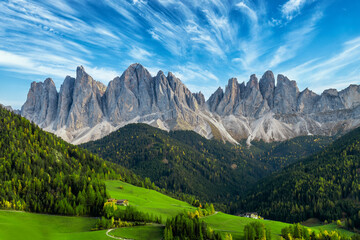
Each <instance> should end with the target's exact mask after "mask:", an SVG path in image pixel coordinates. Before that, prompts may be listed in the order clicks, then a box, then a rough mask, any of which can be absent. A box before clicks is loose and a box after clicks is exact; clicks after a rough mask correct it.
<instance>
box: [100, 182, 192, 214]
mask: <svg viewBox="0 0 360 240" xmlns="http://www.w3.org/2000/svg"><path fill="white" fill-rule="evenodd" d="M120 186H122V187H123V189H120ZM106 189H107V190H108V192H109V193H110V196H111V197H112V198H116V199H127V200H129V204H130V205H131V206H134V207H136V208H137V209H138V210H140V211H144V212H148V213H149V214H154V215H157V216H159V215H160V216H161V217H162V218H163V219H164V220H165V219H166V218H168V217H172V216H175V215H176V214H178V213H180V212H183V211H184V210H186V211H193V210H195V209H196V208H195V207H193V206H191V205H190V204H188V203H186V202H182V201H179V200H176V199H174V198H171V197H168V196H166V195H164V194H161V193H159V192H156V191H154V190H149V189H145V188H141V187H136V186H133V185H130V184H128V183H124V182H120V181H106Z"/></svg>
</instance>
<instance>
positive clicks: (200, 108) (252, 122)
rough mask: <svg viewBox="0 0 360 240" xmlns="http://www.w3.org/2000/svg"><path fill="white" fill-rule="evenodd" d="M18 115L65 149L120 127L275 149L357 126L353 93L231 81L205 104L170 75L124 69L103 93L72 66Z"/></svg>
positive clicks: (267, 79)
mask: <svg viewBox="0 0 360 240" xmlns="http://www.w3.org/2000/svg"><path fill="white" fill-rule="evenodd" d="M21 115H22V116H24V117H26V118H28V119H29V120H31V121H34V122H35V123H36V124H38V125H39V126H40V127H42V128H44V129H45V130H47V131H49V132H53V133H55V134H57V135H58V136H60V137H62V138H63V139H64V140H66V141H68V142H71V143H73V144H80V143H84V142H87V141H90V140H96V139H99V138H101V137H103V136H105V135H107V134H109V133H111V132H113V131H115V130H117V129H118V128H120V127H123V126H125V125H126V124H128V123H136V122H142V123H147V124H149V125H152V126H155V127H158V128H160V129H163V130H167V131H169V130H178V129H181V130H193V131H195V132H197V133H199V134H200V135H202V136H204V137H206V138H208V139H209V138H217V139H219V140H222V141H228V142H231V143H238V142H239V141H240V140H242V139H247V143H248V144H250V143H251V141H252V140H254V139H256V140H264V141H266V142H271V141H283V140H286V139H290V138H293V137H296V136H301V135H311V134H314V135H329V136H331V135H334V134H337V133H342V132H344V131H346V130H351V129H353V128H355V127H357V126H360V86H359V85H350V86H349V87H348V88H346V89H344V90H342V91H337V90H335V89H328V90H325V91H324V92H323V93H322V94H321V95H318V94H316V93H314V92H312V91H311V90H309V89H307V88H306V89H305V90H303V91H301V92H300V91H299V89H298V87H297V84H296V81H293V80H290V79H288V78H287V77H285V76H283V75H281V74H279V75H278V76H277V83H276V84H275V77H274V74H273V72H271V71H266V72H265V73H264V75H263V76H262V77H261V78H260V81H259V80H258V78H257V77H256V75H255V74H253V75H251V76H250V80H249V81H248V82H247V83H246V84H245V82H243V83H240V84H239V83H238V81H237V79H236V78H231V79H229V81H228V85H227V86H226V87H225V91H224V90H223V89H222V88H221V87H219V88H218V89H217V90H216V91H215V92H214V93H213V94H212V95H211V96H210V97H209V99H207V100H206V101H205V97H204V95H203V94H202V93H201V92H199V93H192V92H191V91H190V90H189V89H188V88H187V87H186V86H185V85H184V84H183V83H182V82H181V80H180V79H178V78H176V76H175V75H174V74H172V73H171V72H169V73H168V75H167V76H166V75H165V74H164V73H163V72H162V71H159V72H158V73H157V75H156V76H154V77H153V76H151V74H150V73H149V72H148V70H147V69H146V68H144V67H143V66H142V65H141V64H138V63H135V64H132V65H130V66H129V67H128V68H127V69H126V70H125V71H124V73H123V74H122V75H121V76H120V77H115V78H114V79H113V80H112V81H110V82H109V84H108V86H105V85H103V84H102V83H100V82H98V81H96V80H94V79H93V78H92V77H91V76H90V75H88V74H87V73H86V72H85V69H84V68H83V67H82V66H80V67H78V68H77V70H76V78H72V77H70V76H67V77H66V78H65V80H64V82H63V84H62V85H61V87H60V91H59V92H57V90H56V87H55V84H54V82H53V81H52V80H51V79H50V78H48V79H46V80H45V81H44V83H41V82H39V83H36V82H33V83H32V84H31V87H30V90H29V93H28V97H27V100H26V102H25V103H24V105H23V106H22V108H21Z"/></svg>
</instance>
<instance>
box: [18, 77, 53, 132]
mask: <svg viewBox="0 0 360 240" xmlns="http://www.w3.org/2000/svg"><path fill="white" fill-rule="evenodd" d="M57 101H58V92H57V90H56V87H55V83H54V81H53V80H52V79H51V78H47V79H46V80H45V81H44V83H42V82H32V83H31V87H30V90H29V93H28V95H27V100H26V102H25V103H24V105H23V106H22V108H21V115H22V116H24V117H26V118H27V119H29V120H31V121H34V122H36V123H41V126H47V125H49V124H50V123H51V122H52V121H53V120H54V119H55V117H56V112H57Z"/></svg>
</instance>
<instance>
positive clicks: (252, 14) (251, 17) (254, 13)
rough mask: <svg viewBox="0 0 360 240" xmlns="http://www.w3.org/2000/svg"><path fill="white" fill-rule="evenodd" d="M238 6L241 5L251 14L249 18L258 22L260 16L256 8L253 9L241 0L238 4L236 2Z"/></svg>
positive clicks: (241, 7) (240, 6)
mask: <svg viewBox="0 0 360 240" xmlns="http://www.w3.org/2000/svg"><path fill="white" fill-rule="evenodd" d="M236 6H237V7H239V8H240V9H242V10H244V12H245V13H246V14H247V15H248V16H249V18H250V19H251V20H252V21H253V22H257V21H258V17H257V14H256V12H255V11H254V10H252V9H251V8H250V7H249V6H248V5H246V4H245V3H244V2H239V3H238V4H236Z"/></svg>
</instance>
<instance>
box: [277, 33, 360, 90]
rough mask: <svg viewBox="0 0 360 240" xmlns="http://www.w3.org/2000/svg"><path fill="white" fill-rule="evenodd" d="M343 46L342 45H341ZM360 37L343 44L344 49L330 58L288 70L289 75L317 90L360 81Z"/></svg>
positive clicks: (314, 60) (318, 59)
mask: <svg viewBox="0 0 360 240" xmlns="http://www.w3.org/2000/svg"><path fill="white" fill-rule="evenodd" d="M340 48H341V47H340ZM359 66H360V38H354V39H353V40H350V41H347V42H345V43H344V44H343V46H342V49H341V50H340V51H339V52H338V53H336V54H335V55H333V56H332V57H330V58H326V59H324V58H316V59H312V60H309V61H307V62H305V63H303V64H301V65H299V66H296V67H294V68H292V69H290V70H288V71H284V72H285V73H286V74H287V75H289V76H293V77H295V78H296V79H301V80H302V81H303V82H304V84H307V85H312V86H314V87H313V88H314V90H315V91H318V92H319V91H322V90H324V89H327V88H329V87H333V88H336V87H346V86H348V85H349V84H351V83H354V84H355V83H357V84H359V83H360V67H359Z"/></svg>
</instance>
